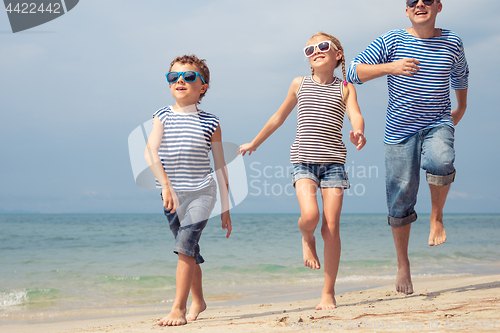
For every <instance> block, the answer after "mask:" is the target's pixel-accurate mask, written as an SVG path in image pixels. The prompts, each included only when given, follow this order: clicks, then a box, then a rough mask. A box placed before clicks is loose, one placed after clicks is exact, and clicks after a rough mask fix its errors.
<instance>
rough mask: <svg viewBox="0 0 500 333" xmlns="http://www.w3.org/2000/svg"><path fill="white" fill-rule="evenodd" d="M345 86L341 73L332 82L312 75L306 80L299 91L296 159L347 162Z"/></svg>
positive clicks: (292, 155) (293, 153)
mask: <svg viewBox="0 0 500 333" xmlns="http://www.w3.org/2000/svg"><path fill="white" fill-rule="evenodd" d="M341 87H342V81H341V80H340V79H339V78H337V77H335V79H334V81H333V82H332V83H330V84H320V83H317V82H315V81H314V80H313V79H312V77H311V76H307V77H305V78H304V79H303V80H302V84H301V86H300V88H299V91H298V92H297V98H298V107H297V135H296V137H295V142H294V143H293V145H292V147H291V149H290V161H291V162H292V163H314V164H326V163H340V164H345V159H346V155H347V150H346V148H345V145H344V143H343V142H342V132H341V130H342V124H343V122H344V113H345V104H344V102H343V101H342V96H343V95H342V88H341Z"/></svg>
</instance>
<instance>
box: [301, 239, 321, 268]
mask: <svg viewBox="0 0 500 333" xmlns="http://www.w3.org/2000/svg"><path fill="white" fill-rule="evenodd" d="M302 252H303V253H304V266H306V267H309V268H310V269H320V267H321V265H320V263H319V258H318V255H317V254H316V239H315V238H314V237H313V238H312V242H310V243H308V242H306V241H305V240H304V237H302Z"/></svg>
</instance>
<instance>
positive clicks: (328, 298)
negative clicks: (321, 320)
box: [316, 294, 337, 310]
mask: <svg viewBox="0 0 500 333" xmlns="http://www.w3.org/2000/svg"><path fill="white" fill-rule="evenodd" d="M336 307H337V301H336V300H335V294H322V295H321V302H320V303H319V304H318V306H317V307H316V310H328V309H335V308H336Z"/></svg>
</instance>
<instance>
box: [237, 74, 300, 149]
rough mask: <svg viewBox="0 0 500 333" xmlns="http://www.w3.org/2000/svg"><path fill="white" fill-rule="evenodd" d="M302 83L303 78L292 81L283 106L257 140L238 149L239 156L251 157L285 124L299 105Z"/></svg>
mask: <svg viewBox="0 0 500 333" xmlns="http://www.w3.org/2000/svg"><path fill="white" fill-rule="evenodd" d="M301 83H302V78H301V77H297V78H295V79H294V80H293V81H292V84H291V85H290V89H288V94H287V95H286V98H285V101H284V102H283V104H281V106H280V108H279V109H278V111H276V113H275V114H274V115H272V117H271V119H269V120H268V122H267V123H266V125H265V126H264V128H263V129H262V130H261V131H260V132H259V134H257V136H256V137H255V139H253V140H252V142H250V143H245V144H243V145H241V146H240V147H239V148H238V154H241V155H243V156H245V153H246V152H248V155H251V154H252V152H254V151H255V150H257V148H258V147H259V146H260V145H261V144H262V143H263V142H264V141H266V140H267V138H268V137H270V136H271V134H273V133H274V131H276V130H277V129H278V128H279V127H280V126H281V125H283V123H284V122H285V120H286V118H287V117H288V115H289V114H290V112H292V110H293V108H294V107H295V105H297V91H298V90H299V88H300V84H301Z"/></svg>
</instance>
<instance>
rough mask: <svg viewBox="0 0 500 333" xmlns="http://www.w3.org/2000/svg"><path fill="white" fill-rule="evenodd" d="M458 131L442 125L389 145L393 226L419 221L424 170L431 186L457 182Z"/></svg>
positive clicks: (387, 159)
mask: <svg viewBox="0 0 500 333" xmlns="http://www.w3.org/2000/svg"><path fill="white" fill-rule="evenodd" d="M454 133H455V129H453V128H452V127H450V126H448V125H439V126H436V127H433V128H429V129H424V130H421V131H419V132H417V133H415V134H414V135H412V136H411V137H409V138H407V139H406V140H404V141H403V142H400V143H397V144H385V147H384V149H385V183H386V192H387V207H388V209H389V215H388V218H387V221H388V223H389V225H391V226H393V227H401V226H404V225H408V224H410V223H412V222H414V221H416V220H417V213H416V212H415V209H414V208H415V204H416V203H417V192H418V186H419V182H420V168H422V169H424V170H425V171H426V174H427V183H429V184H431V185H435V186H445V185H449V184H451V183H452V182H453V181H454V179H455V167H454V166H453V163H454V161H455V148H454V141H455V139H454Z"/></svg>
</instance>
